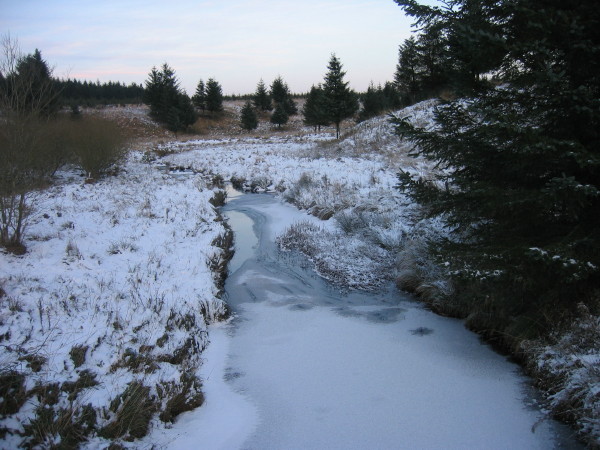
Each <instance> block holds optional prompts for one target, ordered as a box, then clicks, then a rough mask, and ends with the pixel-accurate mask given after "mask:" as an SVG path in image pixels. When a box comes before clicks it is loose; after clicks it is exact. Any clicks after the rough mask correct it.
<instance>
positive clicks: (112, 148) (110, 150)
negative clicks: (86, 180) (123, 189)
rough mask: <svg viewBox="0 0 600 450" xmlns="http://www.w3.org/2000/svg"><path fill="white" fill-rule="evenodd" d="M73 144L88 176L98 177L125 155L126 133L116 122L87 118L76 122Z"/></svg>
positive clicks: (75, 152) (80, 163)
mask: <svg viewBox="0 0 600 450" xmlns="http://www.w3.org/2000/svg"><path fill="white" fill-rule="evenodd" d="M70 138H71V139H72V146H73V149H74V154H75V159H76V161H77V163H78V164H79V166H80V167H81V168H82V169H83V170H84V171H85V172H87V175H88V177H90V178H92V179H97V178H98V177H100V175H102V174H103V173H105V172H106V171H107V170H109V169H110V168H112V167H113V166H114V165H116V164H117V163H118V162H120V161H121V160H122V159H123V157H124V156H125V143H126V136H125V134H124V133H123V132H122V130H121V128H120V127H119V126H118V125H117V124H116V123H114V122H112V121H110V120H107V119H103V118H99V117H93V118H89V117H88V118H85V119H83V120H79V121H76V122H73V127H72V129H71V136H70Z"/></svg>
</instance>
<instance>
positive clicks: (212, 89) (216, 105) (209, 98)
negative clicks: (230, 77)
mask: <svg viewBox="0 0 600 450" xmlns="http://www.w3.org/2000/svg"><path fill="white" fill-rule="evenodd" d="M206 109H207V110H208V111H210V112H211V113H218V112H221V111H223V90H222V88H221V85H220V84H219V83H218V82H217V81H216V80H214V79H213V78H209V79H208V81H207V82H206Z"/></svg>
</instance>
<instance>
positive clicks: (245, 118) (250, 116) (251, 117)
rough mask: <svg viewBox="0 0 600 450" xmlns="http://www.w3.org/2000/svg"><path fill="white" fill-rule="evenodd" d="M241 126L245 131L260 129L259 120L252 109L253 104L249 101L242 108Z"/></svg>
mask: <svg viewBox="0 0 600 450" xmlns="http://www.w3.org/2000/svg"><path fill="white" fill-rule="evenodd" d="M240 120H241V126H242V128H243V129H244V130H248V131H250V130H255V129H256V127H258V118H257V117H256V113H255V112H254V108H253V107H252V102H250V101H247V102H246V104H245V105H244V107H243V108H242V116H241V119H240Z"/></svg>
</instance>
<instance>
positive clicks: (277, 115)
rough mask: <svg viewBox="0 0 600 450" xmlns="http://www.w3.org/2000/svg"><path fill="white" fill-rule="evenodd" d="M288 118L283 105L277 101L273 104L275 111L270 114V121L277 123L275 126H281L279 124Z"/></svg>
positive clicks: (282, 123) (283, 123)
mask: <svg viewBox="0 0 600 450" xmlns="http://www.w3.org/2000/svg"><path fill="white" fill-rule="evenodd" d="M288 120H289V116H288V115H287V112H286V111H285V108H284V106H283V105H282V104H281V103H278V104H277V106H275V111H273V114H271V123H272V124H275V125H277V128H281V125H285V124H286V123H287V122H288Z"/></svg>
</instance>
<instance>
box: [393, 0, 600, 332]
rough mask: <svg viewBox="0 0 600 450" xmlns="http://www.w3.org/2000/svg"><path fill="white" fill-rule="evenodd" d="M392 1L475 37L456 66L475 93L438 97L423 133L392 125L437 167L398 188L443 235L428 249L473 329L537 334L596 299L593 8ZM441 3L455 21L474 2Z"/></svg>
mask: <svg viewBox="0 0 600 450" xmlns="http://www.w3.org/2000/svg"><path fill="white" fill-rule="evenodd" d="M397 3H398V4H400V5H401V6H403V7H404V8H405V10H406V11H407V12H408V13H409V14H411V15H413V16H415V17H416V18H417V19H418V21H419V22H420V24H421V25H423V24H424V23H425V24H427V23H429V22H428V21H430V20H431V18H432V17H437V18H438V19H439V20H437V24H436V27H437V28H438V29H440V30H443V31H444V33H445V34H446V35H448V36H452V35H453V34H455V33H457V27H459V31H460V33H462V35H463V36H471V38H472V45H484V48H479V49H473V50H471V51H469V55H468V64H467V63H466V62H465V63H464V64H460V65H458V66H457V70H458V71H463V73H458V75H459V76H460V77H462V78H463V79H465V80H470V81H471V83H472V85H476V87H477V89H472V90H471V92H476V93H474V94H472V95H470V96H466V97H463V98H460V99H458V100H456V101H452V102H449V103H444V104H441V105H440V106H439V107H438V109H437V114H436V123H437V126H436V127H435V128H434V129H422V128H417V127H414V126H411V125H410V124H409V123H408V121H407V120H404V119H403V118H397V119H396V120H395V123H396V125H397V130H398V133H399V134H401V135H402V136H404V137H406V138H408V139H411V140H413V141H414V142H415V143H416V144H417V145H416V147H415V151H414V154H415V155H422V156H425V157H426V158H429V159H431V160H433V161H435V162H436V163H437V164H438V169H439V170H438V172H437V175H436V176H435V178H434V179H422V178H415V177H412V176H410V175H409V174H408V173H402V174H401V176H400V186H401V188H402V189H403V190H405V191H406V192H407V193H408V194H409V195H410V196H412V197H413V198H414V199H415V200H417V201H418V202H419V203H421V204H423V205H424V206H425V209H424V211H425V212H426V213H427V215H429V216H441V217H443V218H444V219H445V221H446V223H447V224H448V226H449V227H450V229H451V230H452V234H451V238H450V239H449V240H448V241H447V242H445V243H443V245H441V246H440V243H436V244H435V246H434V247H432V254H433V255H434V256H436V257H438V258H439V260H440V261H441V262H444V263H446V264H448V269H449V271H448V273H449V274H450V275H451V276H452V277H453V278H454V280H455V281H456V285H457V287H458V291H457V292H458V299H459V301H460V302H462V304H466V305H469V306H468V308H467V309H469V310H470V311H471V312H472V314H476V315H477V317H479V318H480V319H481V318H484V319H483V324H481V323H480V324H479V325H480V326H483V327H486V326H487V327H489V328H490V329H495V330H499V331H500V332H501V333H510V334H519V333H525V332H531V331H536V329H537V331H539V327H540V326H541V327H543V326H545V325H547V321H549V320H554V319H555V318H556V317H557V314H559V312H561V311H563V312H564V311H567V310H569V309H571V308H573V307H574V305H575V304H577V303H578V302H586V303H587V304H588V305H594V304H595V305H596V306H598V305H597V300H598V298H599V297H598V296H599V294H600V288H599V287H600V100H599V99H600V58H598V55H599V54H600V34H599V33H598V29H599V28H598V24H599V23H600V13H599V9H598V7H597V4H596V2H595V1H593V0H581V1H578V2H576V3H567V2H549V1H546V0H511V1H509V0H503V1H499V2H485V5H486V6H490V5H491V4H492V3H493V5H491V6H490V7H489V8H488V9H487V10H486V15H485V21H484V22H483V23H482V22H481V21H480V20H473V21H463V22H461V21H456V20H449V19H448V20H446V17H445V16H444V14H445V13H444V14H442V11H441V10H435V9H434V8H431V7H428V6H422V5H417V4H416V2H409V1H399V0H397ZM451 3H452V5H453V7H454V8H455V10H457V11H458V13H457V14H455V15H454V16H455V17H461V16H466V12H465V13H464V14H463V13H462V12H461V11H462V9H464V8H470V7H472V6H473V5H472V2H469V1H468V0H462V1H453V2H451ZM417 6H418V7H417ZM490 29H494V30H496V32H495V34H494V35H493V36H492V35H490V32H489V30H490ZM461 45H466V43H462V44H461ZM486 48H489V52H486ZM499 49H503V50H502V52H500V50H499ZM500 53H502V55H500ZM490 55H491V56H490ZM465 58H466V56H465ZM482 70H486V71H488V72H496V73H498V74H499V76H500V77H501V79H502V81H503V84H502V86H500V87H498V88H494V87H492V86H489V85H485V84H483V85H482V83H481V73H480V72H481V71H482ZM594 299H595V300H594ZM507 327H508V328H507ZM524 330H526V331H524ZM505 335H506V334H505Z"/></svg>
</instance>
